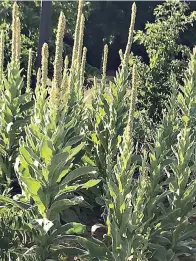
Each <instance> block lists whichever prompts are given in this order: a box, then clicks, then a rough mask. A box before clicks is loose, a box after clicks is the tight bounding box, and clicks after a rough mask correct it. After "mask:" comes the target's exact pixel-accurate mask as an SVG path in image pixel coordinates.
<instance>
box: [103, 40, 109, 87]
mask: <svg viewBox="0 0 196 261" xmlns="http://www.w3.org/2000/svg"><path fill="white" fill-rule="evenodd" d="M107 61H108V45H107V44H106V45H105V46H104V51H103V72H102V73H103V75H102V82H103V84H104V83H105V79H106V71H107Z"/></svg>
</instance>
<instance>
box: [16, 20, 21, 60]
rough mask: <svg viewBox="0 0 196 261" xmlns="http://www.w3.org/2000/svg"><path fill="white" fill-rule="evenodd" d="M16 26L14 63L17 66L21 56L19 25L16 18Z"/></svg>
mask: <svg viewBox="0 0 196 261" xmlns="http://www.w3.org/2000/svg"><path fill="white" fill-rule="evenodd" d="M16 25H17V26H16V63H17V64H19V62H20V54H21V24H20V19H19V17H17V21H16Z"/></svg>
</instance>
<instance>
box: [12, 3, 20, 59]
mask: <svg viewBox="0 0 196 261" xmlns="http://www.w3.org/2000/svg"><path fill="white" fill-rule="evenodd" d="M18 12H19V11H18V5H17V3H16V2H15V3H14V5H13V10H12V62H13V63H16V49H17V47H16V41H17V18H18Z"/></svg>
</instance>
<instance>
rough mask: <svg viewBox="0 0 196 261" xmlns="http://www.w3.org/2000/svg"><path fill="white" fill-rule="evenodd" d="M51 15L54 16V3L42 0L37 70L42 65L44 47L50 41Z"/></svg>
mask: <svg viewBox="0 0 196 261" xmlns="http://www.w3.org/2000/svg"><path fill="white" fill-rule="evenodd" d="M51 15H52V1H43V0H42V2H41V12H40V25H39V43H38V50H37V59H36V69H37V70H38V68H39V67H40V65H41V50H42V45H43V44H44V43H47V42H48V41H49V37H50V25H51Z"/></svg>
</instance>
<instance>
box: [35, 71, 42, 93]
mask: <svg viewBox="0 0 196 261" xmlns="http://www.w3.org/2000/svg"><path fill="white" fill-rule="evenodd" d="M40 83H41V69H40V68H39V69H38V71H37V82H36V88H35V96H36V97H38V96H39V94H40Z"/></svg>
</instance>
